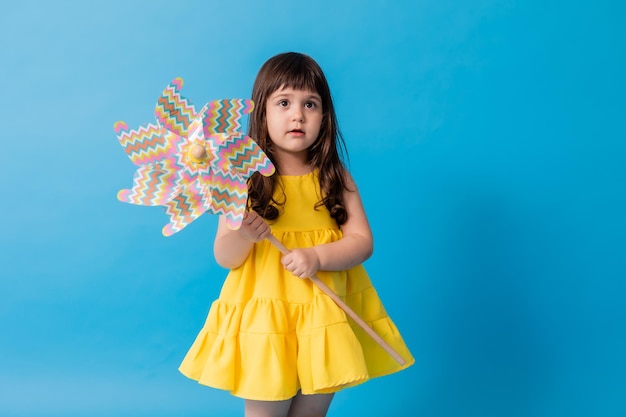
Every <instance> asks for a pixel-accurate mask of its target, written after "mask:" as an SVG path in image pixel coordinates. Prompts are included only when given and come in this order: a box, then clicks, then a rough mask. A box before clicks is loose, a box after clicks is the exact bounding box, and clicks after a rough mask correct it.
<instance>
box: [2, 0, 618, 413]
mask: <svg viewBox="0 0 626 417" xmlns="http://www.w3.org/2000/svg"><path fill="white" fill-rule="evenodd" d="M623 4H624V3H622V2H618V1H596V2H587V1H584V2H583V1H577V0H574V1H567V2H566V1H514V0H509V1H505V0H474V1H453V0H438V1H434V0H421V1H408V0H407V1H395V2H391V1H384V2H383V1H371V2H360V1H356V0H349V1H335V0H318V1H315V2H306V3H305V2H285V1H282V0H266V1H262V2H261V1H259V2H246V1H236V2H235V1H232V2H231V1H219V2H218V1H181V2H167V1H159V0H157V1H107V2H104V1H101V2H79V1H76V2H69V1H58V2H44V1H40V2H33V1H20V2H17V1H13V2H3V3H2V5H0V60H1V62H2V64H1V65H0V77H1V79H2V80H3V81H4V85H3V86H2V93H1V94H2V104H1V106H2V108H1V111H0V125H1V126H2V129H1V133H0V134H1V148H0V189H1V191H2V197H1V198H2V200H1V201H2V204H1V205H0V218H1V219H2V221H3V225H2V228H1V232H0V259H1V262H0V274H1V275H0V276H1V278H0V415H2V416H16V417H19V416H29V417H37V416H64V417H72V416H133V417H141V416H150V417H160V416H163V417H165V416H187V417H194V416H237V415H241V412H242V407H243V404H242V402H241V400H239V399H236V398H232V397H230V396H229V394H228V393H225V392H221V391H216V390H213V389H210V388H206V387H202V386H200V385H198V384H196V383H195V382H193V381H190V380H187V379H186V378H185V377H183V376H182V375H180V374H179V373H178V371H177V367H178V364H179V362H180V360H181V359H182V357H183V355H184V354H185V352H186V350H187V348H188V347H189V346H190V344H191V342H192V341H193V338H194V337H195V335H196V333H197V331H198V330H199V328H200V327H201V326H202V323H203V322H204V319H205V315H206V312H207V310H208V307H209V305H210V302H211V301H212V300H213V299H214V298H215V297H217V294H218V291H219V288H220V286H221V283H222V280H223V277H224V275H225V271H224V270H222V269H221V268H219V267H218V266H217V265H216V264H215V262H214V260H213V258H212V240H213V236H214V233H215V228H216V223H217V219H216V218H215V217H212V216H208V215H207V216H204V217H202V218H201V219H199V220H198V221H196V222H195V223H193V224H192V225H191V226H189V227H188V228H187V229H185V230H184V231H183V232H181V233H179V234H177V235H175V236H173V237H170V238H164V237H162V236H161V234H160V230H161V227H162V226H163V225H164V224H165V223H166V222H167V216H166V215H165V214H164V213H163V212H162V211H161V210H160V209H158V208H147V207H137V206H132V205H127V204H122V203H120V202H118V201H117V200H116V193H117V191H118V190H119V189H121V188H126V187H128V186H129V185H130V184H131V180H132V174H133V172H134V170H135V167H134V166H133V165H132V164H131V162H130V161H129V160H128V158H127V157H126V155H125V154H124V152H123V150H122V148H121V147H120V145H119V143H118V142H117V139H116V137H115V134H114V133H113V123H114V122H115V121H117V120H120V119H121V120H125V121H126V122H128V124H129V125H130V126H138V125H139V124H142V123H146V122H150V121H152V120H153V108H154V105H155V102H156V98H157V97H158V96H159V94H160V92H161V91H162V89H163V88H164V87H165V85H167V84H168V83H169V81H170V80H172V79H173V78H175V77H178V76H180V77H183V78H184V80H185V87H184V89H183V91H184V92H185V94H186V95H187V96H188V97H189V98H191V99H192V100H193V101H194V103H196V104H202V103H204V102H206V101H208V100H212V99H217V98H223V97H249V96H250V91H251V88H252V83H253V80H254V77H255V75H256V72H257V71H258V69H259V67H260V65H261V64H262V63H263V62H264V61H265V60H266V59H267V58H269V57H270V56H272V55H274V54H276V53H279V52H284V51H291V50H295V51H301V52H305V53H307V54H309V55H311V56H313V57H314V58H315V59H316V60H317V61H318V62H319V63H320V65H321V66H322V68H323V69H324V70H325V71H326V74H327V76H328V79H329V82H330V84H331V88H332V90H333V94H334V98H335V100H336V106H337V112H338V116H339V119H340V122H341V127H342V130H343V132H344V133H345V136H346V139H347V143H348V147H349V151H350V167H351V170H352V172H353V175H354V177H355V178H356V180H357V182H358V183H359V185H360V188H361V193H362V197H363V199H364V202H365V204H366V209H367V211H368V215H369V217H370V220H371V224H372V227H373V230H374V233H375V246H376V249H375V254H374V257H373V258H371V259H370V260H369V261H368V262H367V265H366V266H367V268H368V270H369V271H370V274H371V276H372V278H373V280H374V283H375V285H376V286H377V288H378V290H379V293H380V295H381V297H382V298H383V300H384V302H385V305H386V307H387V310H388V312H389V313H390V314H391V316H392V317H393V318H394V320H395V322H396V324H397V325H398V327H399V328H400V330H401V331H402V333H403V335H404V337H405V339H406V341H407V343H408V344H409V346H410V348H411V350H412V352H413V354H414V355H415V358H416V363H415V365H414V366H413V367H411V368H410V369H408V370H406V371H404V372H402V373H399V374H395V375H392V376H389V377H385V378H380V379H376V380H372V381H370V382H368V383H367V384H364V385H361V386H359V387H355V388H352V389H348V390H345V391H343V392H341V393H340V394H338V395H337V396H336V398H335V400H334V402H333V405H332V406H331V412H330V415H334V416H348V415H355V416H356V415H358V416H397V415H416V416H423V417H435V416H438V417H441V416H455V417H463V416H468V417H470V416H471V417H474V416H476V417H478V416H481V417H486V416H494V417H495V416H497V417H501V416H508V417H516V416H520V417H521V416H524V417H526V416H533V417H541V416H568V417H574V416H606V417H608V416H624V415H626V395H624V394H625V393H626V355H625V352H626V308H625V306H624V295H625V290H626V284H625V280H624V279H625V278H626V267H625V266H624V252H625V249H626V239H625V237H624V236H625V233H626V220H625V217H626V201H625V199H626V158H625V152H626V105H625V104H624V98H625V97H626V82H625V80H626V77H625V76H624V74H626V30H625V29H624V25H623V16H624V13H625V11H626V10H625V7H624V6H623ZM401 410H405V411H401Z"/></svg>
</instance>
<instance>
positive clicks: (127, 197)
mask: <svg viewBox="0 0 626 417" xmlns="http://www.w3.org/2000/svg"><path fill="white" fill-rule="evenodd" d="M178 177H179V173H178V172H176V171H171V170H166V169H162V168H160V167H159V166H158V165H145V166H142V167H139V168H137V171H135V175H134V177H133V186H132V188H130V189H124V190H120V191H119V192H118V193H117V199H118V200H120V201H122V202H124V203H130V204H137V205H140V206H162V205H164V204H167V202H168V201H170V200H171V199H173V198H174V197H176V195H177V194H178V193H180V189H181V187H180V185H179V180H178Z"/></svg>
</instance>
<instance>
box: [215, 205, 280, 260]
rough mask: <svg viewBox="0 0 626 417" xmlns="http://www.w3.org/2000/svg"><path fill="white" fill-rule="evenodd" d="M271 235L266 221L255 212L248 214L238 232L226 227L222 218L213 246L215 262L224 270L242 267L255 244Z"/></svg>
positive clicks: (221, 217)
mask: <svg viewBox="0 0 626 417" xmlns="http://www.w3.org/2000/svg"><path fill="white" fill-rule="evenodd" d="M270 233H271V230H270V227H269V226H268V225H267V223H266V222H265V220H263V218H262V217H261V216H259V215H258V214H257V213H255V212H253V211H252V212H246V213H245V214H244V217H243V221H242V222H241V227H239V229H238V230H231V229H229V228H228V227H227V226H226V219H225V218H224V216H220V219H219V223H218V225H217V233H216V235H215V243H214V245H213V255H214V256H215V261H216V262H217V263H218V265H220V266H221V267H223V268H227V269H233V268H236V267H238V266H240V265H241V264H242V263H243V262H244V261H245V260H246V258H247V257H248V254H249V253H250V250H251V249H252V246H253V245H254V242H259V241H261V240H263V239H265V238H266V237H267V236H269V234H270Z"/></svg>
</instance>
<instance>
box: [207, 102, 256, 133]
mask: <svg viewBox="0 0 626 417" xmlns="http://www.w3.org/2000/svg"><path fill="white" fill-rule="evenodd" d="M253 109H254V102H253V101H252V100H247V99H224V100H214V101H212V102H210V103H208V104H207V106H206V111H205V113H204V132H205V135H206V136H209V135H211V134H212V133H235V132H239V131H240V130H241V118H242V116H243V115H245V114H248V113H250V112H251V111H252V110H253Z"/></svg>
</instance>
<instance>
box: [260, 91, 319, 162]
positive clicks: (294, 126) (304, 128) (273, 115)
mask: <svg viewBox="0 0 626 417" xmlns="http://www.w3.org/2000/svg"><path fill="white" fill-rule="evenodd" d="M265 114H266V121H267V130H268V132H269V136H270V139H271V141H272V143H273V144H274V154H275V155H276V156H277V157H278V158H280V154H285V153H287V154H291V155H292V156H296V155H297V156H302V157H304V158H306V155H307V149H308V148H309V147H310V146H311V145H313V143H315V140H316V139H317V136H318V135H319V133H320V127H321V125H322V116H323V111H322V99H321V97H320V95H319V94H317V93H316V92H313V91H309V90H294V89H293V88H282V89H279V90H276V91H275V92H274V93H272V95H270V97H269V98H268V99H267V103H266V106H265Z"/></svg>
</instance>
